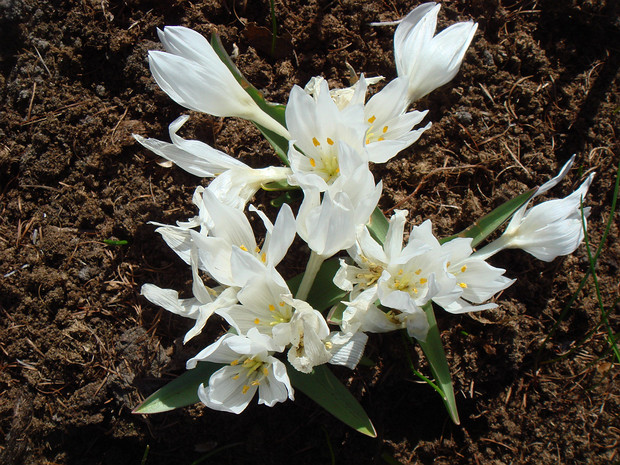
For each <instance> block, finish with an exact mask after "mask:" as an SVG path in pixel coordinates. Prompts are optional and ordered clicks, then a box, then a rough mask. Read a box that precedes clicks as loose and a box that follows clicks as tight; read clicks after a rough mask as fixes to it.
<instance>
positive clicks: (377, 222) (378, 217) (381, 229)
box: [366, 207, 390, 244]
mask: <svg viewBox="0 0 620 465" xmlns="http://www.w3.org/2000/svg"><path fill="white" fill-rule="evenodd" d="M389 226H390V222H389V220H388V219H387V218H386V217H385V215H384V214H383V212H382V211H381V210H379V207H377V208H375V211H373V212H372V215H370V221H369V222H368V224H367V225H366V227H367V228H368V231H369V232H370V235H371V236H372V238H373V239H374V240H375V241H377V242H378V243H379V244H383V243H384V242H385V236H387V231H388V227H389Z"/></svg>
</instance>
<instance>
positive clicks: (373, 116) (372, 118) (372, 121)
mask: <svg viewBox="0 0 620 465" xmlns="http://www.w3.org/2000/svg"><path fill="white" fill-rule="evenodd" d="M376 119H377V117H376V116H375V115H372V116H371V117H370V118H368V122H369V123H370V124H372V123H374V122H375V121H376Z"/></svg>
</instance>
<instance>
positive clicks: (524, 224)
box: [474, 155, 594, 262]
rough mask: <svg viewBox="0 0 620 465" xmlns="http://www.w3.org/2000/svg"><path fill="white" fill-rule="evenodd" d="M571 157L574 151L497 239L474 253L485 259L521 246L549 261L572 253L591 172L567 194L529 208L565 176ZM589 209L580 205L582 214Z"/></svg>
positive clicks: (577, 240)
mask: <svg viewBox="0 0 620 465" xmlns="http://www.w3.org/2000/svg"><path fill="white" fill-rule="evenodd" d="M574 159H575V156H574V155H573V157H572V158H571V159H570V160H569V161H568V162H567V163H566V165H564V167H563V168H562V170H561V171H560V173H559V174H558V175H557V176H556V177H555V178H553V179H551V180H550V181H548V182H546V183H545V184H543V185H542V186H540V187H539V188H538V189H537V190H536V192H535V193H534V195H533V196H532V198H531V199H530V200H529V201H528V202H526V203H525V204H524V205H523V206H522V207H521V208H519V209H518V210H517V211H516V212H515V214H514V215H513V217H512V219H511V220H510V223H509V224H508V226H507V227H506V230H505V231H504V234H503V235H502V236H501V237H500V238H499V239H497V240H496V241H494V242H492V243H490V244H489V245H487V246H485V247H483V248H482V249H480V250H479V251H478V252H477V253H476V254H475V255H474V256H475V257H478V258H481V259H486V258H487V257H489V256H491V255H493V254H495V253H497V252H499V251H500V250H502V249H522V250H525V251H526V252H528V253H530V254H532V255H533V256H534V257H536V258H538V259H539V260H544V261H546V262H550V261H552V260H554V259H555V258H556V257H558V256H560V255H568V254H570V253H573V252H574V251H575V250H576V249H577V247H579V244H581V242H582V241H583V237H584V230H583V224H582V218H581V215H582V213H581V204H582V200H583V199H584V198H585V196H586V194H587V193H588V189H589V187H590V184H592V180H593V179H594V173H592V174H590V175H589V176H588V177H587V178H586V180H585V181H584V182H583V183H582V184H581V185H580V186H579V188H578V189H577V190H576V191H575V192H573V193H572V194H570V195H569V196H567V197H565V198H563V199H554V200H548V201H546V202H542V203H540V204H538V205H535V206H534V207H532V208H529V209H528V206H529V204H530V202H531V201H532V199H534V197H537V196H539V195H540V194H543V193H545V192H547V191H548V190H549V189H551V188H552V187H554V186H555V185H556V184H557V183H559V182H560V181H561V180H562V179H563V178H564V176H566V173H568V171H569V170H570V168H571V166H572V165H573V162H574ZM589 213H590V208H588V207H586V208H584V209H583V214H584V217H587V216H588V215H589Z"/></svg>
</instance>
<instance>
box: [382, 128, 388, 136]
mask: <svg viewBox="0 0 620 465" xmlns="http://www.w3.org/2000/svg"><path fill="white" fill-rule="evenodd" d="M382 131H383V134H385V133H386V132H388V127H387V126H383V129H382Z"/></svg>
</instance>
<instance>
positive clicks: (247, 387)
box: [241, 384, 250, 394]
mask: <svg viewBox="0 0 620 465" xmlns="http://www.w3.org/2000/svg"><path fill="white" fill-rule="evenodd" d="M249 390H250V386H248V385H247V384H246V385H244V386H243V388H242V389H241V392H242V393H244V394H247V393H248V391H249Z"/></svg>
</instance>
